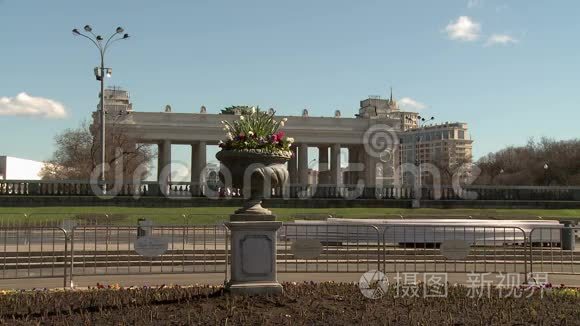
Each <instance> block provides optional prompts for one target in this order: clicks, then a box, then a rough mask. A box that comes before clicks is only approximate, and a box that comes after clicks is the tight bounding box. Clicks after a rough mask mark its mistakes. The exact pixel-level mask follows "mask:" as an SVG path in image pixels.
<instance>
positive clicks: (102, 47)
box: [72, 25, 129, 193]
mask: <svg viewBox="0 0 580 326" xmlns="http://www.w3.org/2000/svg"><path fill="white" fill-rule="evenodd" d="M83 29H84V31H85V32H86V33H88V34H90V35H88V34H83V33H81V32H80V31H79V30H78V29H76V28H75V29H73V30H72V32H73V34H74V35H77V36H82V37H84V38H86V39H88V40H89V41H91V42H92V43H93V44H94V45H95V46H96V47H97V49H99V55H100V57H101V65H100V66H99V67H96V68H95V77H96V78H97V80H98V81H100V82H101V94H100V103H99V110H100V115H101V116H100V118H101V119H100V120H101V175H100V180H101V181H102V182H103V193H106V186H105V166H106V163H107V161H106V154H105V114H106V112H105V103H104V102H105V100H104V98H105V75H106V76H107V77H111V73H112V69H111V68H105V53H106V52H107V49H108V48H109V46H110V45H111V44H113V43H115V42H116V41H119V40H125V39H127V38H129V34H126V33H125V34H123V32H124V29H123V28H122V27H117V29H116V30H115V33H113V34H112V35H111V36H109V38H108V39H107V41H106V42H104V44H103V40H104V39H103V37H102V36H101V35H96V34H95V33H93V29H92V28H91V26H90V25H85V27H84V28H83Z"/></svg>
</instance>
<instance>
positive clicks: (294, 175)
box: [288, 146, 298, 185]
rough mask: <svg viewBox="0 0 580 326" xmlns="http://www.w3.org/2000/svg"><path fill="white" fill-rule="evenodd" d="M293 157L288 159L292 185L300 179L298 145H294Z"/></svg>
mask: <svg viewBox="0 0 580 326" xmlns="http://www.w3.org/2000/svg"><path fill="white" fill-rule="evenodd" d="M291 149H292V158H291V159H290V160H289V161H288V175H289V179H290V180H289V181H290V184H291V185H294V184H296V183H297V181H298V180H297V179H298V151H297V149H298V148H297V146H292V148H291Z"/></svg>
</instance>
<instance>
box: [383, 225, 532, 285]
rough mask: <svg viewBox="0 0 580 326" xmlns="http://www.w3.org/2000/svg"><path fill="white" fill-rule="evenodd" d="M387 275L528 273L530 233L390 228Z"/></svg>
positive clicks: (496, 229)
mask: <svg viewBox="0 0 580 326" xmlns="http://www.w3.org/2000/svg"><path fill="white" fill-rule="evenodd" d="M383 249H384V251H383V271H384V272H389V273H390V272H394V273H396V272H447V273H472V272H473V273H500V272H501V273H524V274H527V272H528V269H527V268H528V265H527V257H526V253H527V251H526V233H525V231H524V230H523V229H521V228H519V227H496V226H493V227H490V226H474V225H447V226H437V225H388V226H386V227H385V229H384V232H383Z"/></svg>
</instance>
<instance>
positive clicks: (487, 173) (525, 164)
mask: <svg viewBox="0 0 580 326" xmlns="http://www.w3.org/2000/svg"><path fill="white" fill-rule="evenodd" d="M477 165H478V167H479V168H480V169H481V170H482V174H481V176H480V177H479V178H478V179H477V180H476V183H478V184H492V185H493V184H498V185H565V186H571V185H580V139H573V140H563V141H556V140H553V139H549V138H542V139H540V141H535V140H533V139H530V140H529V141H528V144H527V145H526V146H520V147H514V146H510V147H507V148H504V149H502V150H500V151H498V152H495V153H489V154H488V155H486V156H484V157H482V158H481V159H480V160H479V161H478V162H477ZM545 167H546V168H545Z"/></svg>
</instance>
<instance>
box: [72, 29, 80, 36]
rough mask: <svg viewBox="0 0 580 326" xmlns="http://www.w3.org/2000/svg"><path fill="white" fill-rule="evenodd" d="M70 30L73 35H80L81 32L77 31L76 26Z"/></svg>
mask: <svg viewBox="0 0 580 326" xmlns="http://www.w3.org/2000/svg"><path fill="white" fill-rule="evenodd" d="M72 32H73V34H74V35H80V34H81V33H80V32H79V30H78V29H76V28H75V29H73V30H72Z"/></svg>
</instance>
